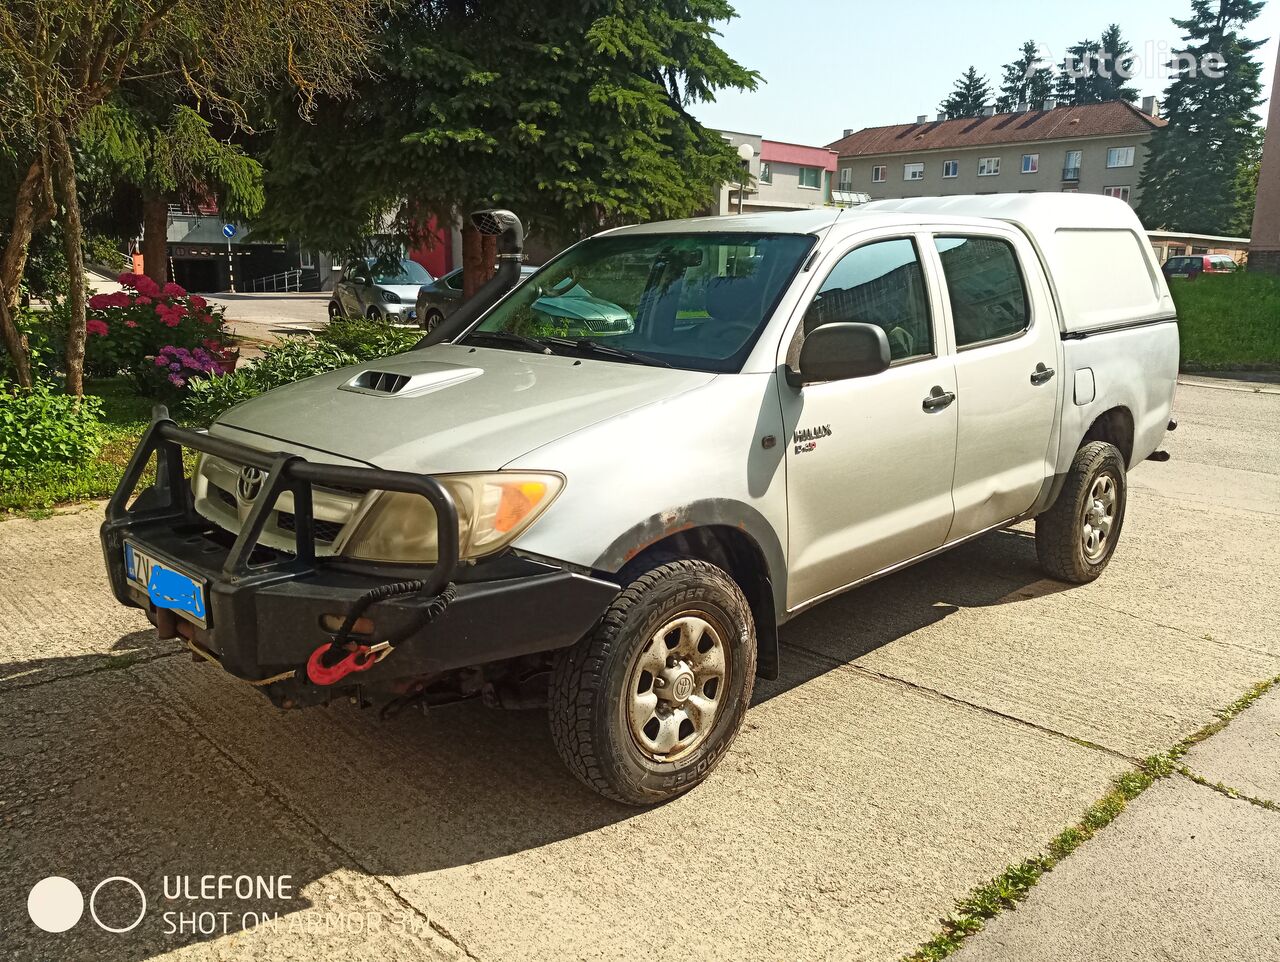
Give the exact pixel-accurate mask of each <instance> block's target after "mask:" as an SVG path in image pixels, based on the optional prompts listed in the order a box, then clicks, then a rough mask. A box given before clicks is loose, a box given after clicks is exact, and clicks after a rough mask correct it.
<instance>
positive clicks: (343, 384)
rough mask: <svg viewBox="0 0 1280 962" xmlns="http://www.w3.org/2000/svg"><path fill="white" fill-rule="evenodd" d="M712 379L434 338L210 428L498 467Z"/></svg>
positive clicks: (428, 461)
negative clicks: (440, 341)
mask: <svg viewBox="0 0 1280 962" xmlns="http://www.w3.org/2000/svg"><path fill="white" fill-rule="evenodd" d="M714 378H715V375H714V374H707V373H703V372H698V371H679V370H672V369H669V368H657V367H645V366H642V365H639V364H624V363H617V362H613V361H602V360H595V359H592V358H574V357H562V356H558V355H551V354H532V353H526V352H522V351H505V350H500V349H496V348H480V347H474V348H473V347H469V346H466V345H454V344H438V345H435V346H433V347H429V348H424V349H422V350H417V351H410V352H408V353H406V354H401V355H398V356H396V357H392V358H386V359H384V360H380V361H370V362H367V363H365V364H361V365H358V366H356V367H349V368H344V369H342V370H340V371H332V372H330V373H328V374H321V375H319V376H317V377H313V378H308V379H307V380H305V381H298V382H297V383H295V384H290V385H287V386H285V387H282V388H277V389H276V390H274V391H269V392H268V393H266V394H264V395H262V396H261V397H257V398H254V399H253V400H251V401H246V402H245V403H243V404H240V405H238V406H236V407H234V408H232V409H231V410H230V411H227V412H226V413H225V414H223V415H222V417H221V418H219V419H218V421H217V422H216V423H215V424H214V426H213V427H212V428H211V431H212V433H213V434H222V435H224V436H226V435H232V434H234V435H235V436H236V438H237V440H240V441H244V442H246V443H249V444H253V445H254V446H255V447H260V448H264V449H268V450H271V449H281V448H286V449H288V450H291V451H299V453H302V454H307V453H308V451H314V452H317V453H321V454H323V455H324V456H325V457H322V458H318V460H332V459H333V458H334V457H338V458H342V459H350V460H353V461H360V462H364V463H366V464H371V465H374V466H375V467H379V468H386V469H388V470H394V471H415V472H420V473H428V472H431V473H449V472H457V471H494V470H497V469H498V468H501V467H502V466H503V465H505V464H507V463H508V462H510V461H513V460H514V459H516V458H518V457H520V456H521V455H522V454H525V453H526V452H529V451H532V450H533V449H535V448H538V447H541V446H542V445H544V444H548V443H550V442H552V441H555V440H557V439H558V438H562V437H564V436H566V435H568V434H572V433H574V432H575V431H579V430H581V429H583V428H585V427H588V426H590V425H592V424H596V423H598V422H600V421H604V420H607V419H609V418H612V417H616V416H618V415H620V414H625V413H626V412H628V411H633V410H635V409H637V408H640V407H644V406H645V405H648V404H653V403H656V402H658V401H663V400H666V399H667V398H670V397H674V396H675V395H677V394H682V393H684V392H685V391H689V390H692V389H694V388H697V387H700V386H701V385H703V384H706V383H708V382H709V381H711V380H713V379H714ZM228 428H235V429H238V431H236V432H232V431H229V430H227V429H228ZM239 432H248V433H249V434H251V435H256V436H257V438H256V439H255V438H252V437H246V436H245V435H243V434H240V433H239ZM302 448H305V449H307V450H306V451H301V450H299V449H302ZM548 467H554V466H553V465H548Z"/></svg>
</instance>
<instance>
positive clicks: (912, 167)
mask: <svg viewBox="0 0 1280 962" xmlns="http://www.w3.org/2000/svg"><path fill="white" fill-rule="evenodd" d="M902 179H903V180H924V164H903V165H902Z"/></svg>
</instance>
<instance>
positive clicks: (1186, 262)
mask: <svg viewBox="0 0 1280 962" xmlns="http://www.w3.org/2000/svg"><path fill="white" fill-rule="evenodd" d="M1199 261H1200V258H1198V257H1170V258H1169V259H1168V260H1167V261H1165V266H1166V267H1168V268H1169V270H1171V271H1186V270H1190V269H1191V268H1192V267H1193V266H1196V267H1198V266H1199Z"/></svg>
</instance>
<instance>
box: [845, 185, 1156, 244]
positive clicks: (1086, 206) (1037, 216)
mask: <svg viewBox="0 0 1280 962" xmlns="http://www.w3.org/2000/svg"><path fill="white" fill-rule="evenodd" d="M855 213H859V214H867V215H871V214H912V215H915V217H916V218H917V219H921V218H924V219H929V220H932V219H935V218H936V219H951V218H980V219H984V220H999V221H1006V222H1008V223H1011V224H1016V225H1018V226H1020V227H1022V228H1024V229H1025V230H1027V231H1028V232H1029V233H1031V234H1035V235H1047V234H1051V233H1053V232H1054V231H1056V230H1079V229H1082V228H1083V229H1093V230H1116V229H1122V230H1131V231H1134V232H1136V233H1144V231H1143V229H1142V224H1141V222H1140V221H1139V220H1138V215H1137V214H1135V213H1134V210H1133V208H1132V207H1130V206H1129V205H1128V204H1127V203H1126V202H1125V201H1122V200H1119V199H1118V198H1115V197H1105V196H1103V195H1102V194H1075V193H1072V194H1060V193H1053V192H1049V191H1041V192H1037V193H1034V194H982V195H975V194H957V195H953V196H950V197H911V198H907V199H904V200H874V201H872V202H871V203H870V204H863V205H862V206H861V207H859V208H857V211H856V212H855Z"/></svg>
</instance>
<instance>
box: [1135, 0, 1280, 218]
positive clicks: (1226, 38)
mask: <svg viewBox="0 0 1280 962" xmlns="http://www.w3.org/2000/svg"><path fill="white" fill-rule="evenodd" d="M1262 6H1263V4H1262V2H1261V0H1192V2H1191V17H1190V18H1189V19H1187V20H1177V19H1175V20H1174V21H1173V22H1174V24H1175V25H1176V26H1177V27H1179V28H1180V29H1181V30H1182V31H1183V32H1184V36H1183V42H1184V43H1185V46H1184V47H1183V48H1181V49H1179V50H1175V51H1174V61H1173V63H1174V68H1175V70H1176V71H1177V76H1176V77H1175V79H1174V81H1173V82H1172V83H1171V84H1170V85H1169V87H1168V89H1167V90H1166V91H1165V103H1164V115H1165V118H1166V119H1167V120H1168V121H1169V123H1168V124H1167V125H1166V126H1165V127H1162V128H1160V129H1159V130H1157V131H1156V132H1155V134H1154V135H1153V136H1152V138H1151V152H1150V154H1149V155H1148V157H1147V162H1146V165H1145V167H1144V168H1143V171H1142V199H1141V201H1140V203H1139V205H1138V215H1139V216H1140V217H1141V218H1142V222H1143V223H1144V224H1146V225H1147V227H1148V228H1150V229H1153V230H1155V229H1167V230H1181V231H1190V232H1192V233H1198V234H1226V233H1228V232H1229V231H1230V229H1231V226H1232V223H1233V220H1234V219H1235V218H1236V216H1237V208H1238V197H1237V190H1238V187H1237V184H1238V182H1239V181H1238V178H1239V173H1240V169H1241V167H1243V166H1245V165H1246V164H1247V163H1248V162H1249V158H1250V157H1251V152H1252V151H1253V150H1255V149H1256V144H1257V138H1258V128H1259V123H1258V118H1257V115H1256V114H1255V113H1254V108H1255V107H1257V106H1258V104H1259V103H1261V92H1262V83H1261V79H1260V75H1261V72H1262V68H1261V66H1260V65H1259V63H1258V60H1257V58H1256V57H1255V56H1254V52H1255V51H1256V50H1257V49H1258V48H1259V47H1261V46H1262V43H1261V42H1259V41H1256V40H1249V39H1248V38H1247V37H1245V36H1243V34H1242V33H1241V31H1242V30H1243V29H1244V28H1245V27H1246V26H1247V25H1248V24H1250V23H1252V22H1253V21H1254V20H1255V19H1257V17H1258V14H1259V12H1260V11H1261V10H1262ZM1215 57H1220V58H1221V60H1220V61H1217V62H1215V60H1214V58H1215Z"/></svg>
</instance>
